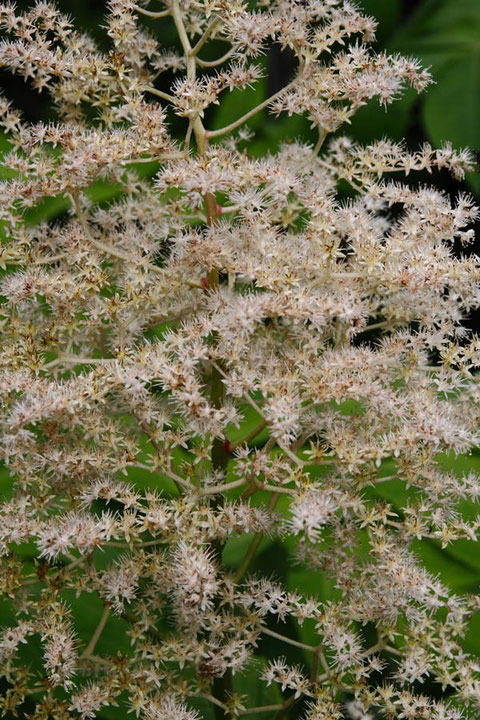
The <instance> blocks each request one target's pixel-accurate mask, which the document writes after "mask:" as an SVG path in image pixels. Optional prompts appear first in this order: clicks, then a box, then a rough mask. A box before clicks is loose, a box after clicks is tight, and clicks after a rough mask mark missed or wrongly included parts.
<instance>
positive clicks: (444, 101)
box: [393, 0, 480, 190]
mask: <svg viewBox="0 0 480 720" xmlns="http://www.w3.org/2000/svg"><path fill="white" fill-rule="evenodd" d="M424 6H425V7H424V8H422V9H421V10H420V11H419V12H418V13H416V14H415V15H414V16H413V18H412V21H411V22H410V23H408V24H407V25H406V27H405V28H404V29H403V30H402V31H400V32H399V34H398V35H397V37H396V38H395V40H394V41H393V46H394V48H395V49H396V50H397V49H398V50H400V51H401V52H406V53H412V54H414V55H415V56H417V57H419V58H420V59H421V60H422V61H423V62H424V63H425V64H427V65H431V69H432V75H433V78H434V81H435V83H436V84H435V85H434V86H432V87H430V88H429V89H428V91H427V93H426V95H425V99H424V102H423V120H424V124H425V129H426V132H427V134H428V136H429V138H430V140H431V141H432V143H433V144H434V145H436V146H437V147H438V146H440V145H442V144H443V143H444V142H446V141H451V142H452V143H453V145H454V146H455V147H458V148H461V147H466V146H468V147H471V148H474V149H476V148H479V147H480V121H479V111H480V3H479V2H478V0H440V1H437V2H433V3H432V2H427V3H424ZM469 181H470V182H471V184H472V185H473V186H474V188H476V189H477V190H480V182H479V180H478V178H477V177H474V176H470V177H469Z"/></svg>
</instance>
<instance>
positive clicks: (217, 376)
mask: <svg viewBox="0 0 480 720" xmlns="http://www.w3.org/2000/svg"><path fill="white" fill-rule="evenodd" d="M171 9H172V16H173V21H174V23H175V27H176V29H177V33H178V37H179V39H180V42H181V44H182V47H183V51H184V53H185V60H186V63H187V77H188V79H189V80H194V79H195V76H196V72H197V64H196V59H195V52H194V50H193V49H192V46H191V43H190V40H189V37H188V34H187V32H186V29H185V24H184V22H183V17H182V13H181V10H180V4H179V0H172V5H171ZM191 123H192V124H193V134H194V136H195V142H196V145H197V152H198V154H199V155H205V153H206V151H207V137H206V132H205V128H204V126H203V123H202V121H201V119H200V117H196V118H194V119H192V120H191ZM204 204H205V215H206V217H207V225H209V226H210V227H212V226H214V225H216V223H217V221H218V217H219V213H218V208H217V201H216V198H215V195H214V193H211V192H207V193H205V195H204ZM218 282H219V270H218V268H212V269H211V270H210V271H209V273H208V276H207V284H206V288H205V290H206V292H214V291H215V290H216V288H217V287H218ZM212 341H213V342H215V337H213V338H212ZM224 397H225V386H224V384H223V382H222V376H221V373H220V372H219V370H217V369H216V368H215V367H213V368H212V374H211V376H210V399H211V402H212V405H213V406H214V407H215V408H220V407H221V406H222V405H223V401H224ZM227 465H228V451H227V448H226V446H225V443H224V442H223V441H222V439H221V438H218V437H217V438H215V439H214V441H213V446H212V468H213V470H214V471H219V472H221V473H222V474H225V475H226V472H227ZM217 551H218V548H217ZM231 694H232V673H231V670H230V668H228V669H227V670H226V672H225V673H224V675H223V676H222V677H216V678H215V679H214V681H213V695H214V696H215V697H216V698H217V699H218V700H219V701H220V702H221V703H222V705H223V707H222V706H220V705H216V704H215V705H214V711H215V718H216V720H226V718H227V717H228V714H227V712H226V711H225V710H224V706H225V705H226V704H227V703H228V700H229V697H230V695H231Z"/></svg>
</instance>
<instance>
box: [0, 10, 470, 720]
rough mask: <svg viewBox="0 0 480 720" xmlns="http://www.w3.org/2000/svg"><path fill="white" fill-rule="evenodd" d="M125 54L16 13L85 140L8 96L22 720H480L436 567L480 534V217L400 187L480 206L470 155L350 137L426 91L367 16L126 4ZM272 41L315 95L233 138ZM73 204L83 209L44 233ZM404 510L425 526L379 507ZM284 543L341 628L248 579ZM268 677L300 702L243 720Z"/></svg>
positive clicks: (34, 61) (6, 276)
mask: <svg viewBox="0 0 480 720" xmlns="http://www.w3.org/2000/svg"><path fill="white" fill-rule="evenodd" d="M105 25H106V32H107V36H108V42H109V43H110V48H109V49H108V50H106V51H105V52H104V51H103V50H101V49H100V48H99V47H97V45H96V44H95V42H94V41H93V40H92V39H91V38H90V37H88V36H87V35H85V34H83V33H82V32H80V31H78V30H77V29H76V28H75V25H74V23H73V21H72V20H71V19H70V18H68V17H66V16H65V15H63V14H62V12H61V11H60V10H59V9H57V7H55V6H54V5H53V4H51V3H50V2H44V1H43V0H40V1H38V2H35V3H31V7H30V9H29V10H27V11H25V12H24V13H23V14H21V13H18V12H17V11H16V10H15V7H14V5H13V4H11V3H1V4H0V29H1V32H2V39H1V42H0V67H2V68H8V69H10V70H11V71H13V72H14V73H16V74H17V75H20V76H21V77H23V78H24V79H25V80H26V81H28V83H29V84H30V87H31V88H32V89H33V90H38V91H42V92H44V93H48V94H49V96H50V98H51V100H52V103H53V106H54V108H55V112H56V121H55V122H54V123H51V124H45V123H38V124H29V123H26V122H25V121H24V120H23V118H22V116H21V114H20V113H19V112H18V111H17V110H16V109H15V108H14V107H13V106H12V105H11V104H10V103H9V102H8V101H7V100H6V99H4V98H1V99H0V123H1V125H2V127H3V129H4V130H5V131H6V132H7V133H8V138H9V149H8V151H7V152H6V153H5V155H4V157H3V159H2V166H3V167H4V168H6V169H7V170H8V172H5V173H4V174H2V179H1V180H0V221H1V242H0V268H1V277H0V294H1V304H0V325H1V328H2V338H1V343H0V398H1V403H2V415H1V418H0V427H1V432H0V456H1V458H2V460H3V462H4V463H5V466H6V468H7V472H8V477H9V480H8V493H9V495H8V497H7V498H5V501H4V502H3V504H2V506H1V507H0V592H1V594H2V600H3V601H4V604H2V608H3V607H4V606H5V608H8V613H9V614H8V613H7V614H8V617H11V618H12V620H11V621H10V620H8V621H7V622H6V623H3V627H2V628H1V629H0V665H1V667H0V673H1V675H2V676H3V678H4V681H3V680H2V683H3V684H2V688H6V690H5V692H4V693H3V695H2V697H1V699H0V708H1V711H2V712H3V713H4V714H6V715H9V714H10V713H13V714H16V715H17V716H21V717H23V716H25V717H27V716H28V717H30V718H32V720H33V719H34V720H48V719H49V718H54V719H55V720H67V719H68V720H70V719H71V720H75V718H80V719H81V720H87V719H92V720H93V719H94V718H96V717H98V718H102V717H104V715H103V713H105V712H107V710H106V708H108V707H110V706H114V707H115V706H117V705H119V706H120V707H121V711H122V712H132V713H133V714H134V715H133V717H139V718H143V719H145V720H195V719H196V718H197V717H198V714H199V713H200V712H201V708H202V707H203V708H204V707H205V703H207V704H209V705H210V706H211V709H212V710H213V712H215V717H216V720H226V719H227V718H237V717H239V716H240V715H248V714H257V713H263V715H262V717H272V718H276V720H280V718H283V717H286V716H287V714H288V713H289V712H290V710H292V711H294V712H297V713H300V712H302V713H303V717H305V718H308V720H341V719H343V718H351V720H372V719H373V718H385V720H395V719H398V720H466V719H467V718H476V717H478V715H479V712H480V700H479V698H480V667H479V663H478V659H476V658H475V657H473V656H470V655H468V654H467V653H466V651H465V649H464V645H463V638H464V636H465V634H466V632H467V631H468V628H469V622H470V620H471V618H472V616H473V615H474V614H475V613H477V612H478V611H479V610H480V600H479V598H478V597H475V596H472V595H465V596H460V595H457V594H454V593H453V592H451V590H450V589H449V588H448V587H447V586H446V585H445V584H443V583H442V582H440V580H439V579H438V578H437V577H435V576H433V575H432V574H431V573H429V572H428V571H427V569H426V568H425V567H424V566H423V565H422V562H421V560H420V558H419V557H418V555H417V554H416V550H417V549H418V544H419V543H422V542H428V543H437V544H441V545H442V546H443V547H445V546H447V545H449V544H450V543H451V542H454V541H456V540H460V539H463V540H468V541H474V540H476V539H477V538H478V534H479V529H480V519H479V518H476V517H475V515H474V513H471V512H468V513H466V512H464V509H465V503H470V507H471V504H473V503H475V502H477V501H478V499H479V497H480V478H479V477H478V476H477V475H476V474H475V473H473V472H472V473H469V474H467V475H466V476H464V477H459V476H457V475H456V474H455V473H454V472H453V471H452V470H450V469H445V463H442V453H443V454H445V453H449V454H450V456H452V457H453V456H454V455H455V454H458V453H465V452H469V451H470V450H471V449H472V448H473V447H475V446H476V445H477V444H478V443H479V441H480V432H479V427H480V390H479V386H478V383H477V382H476V372H477V370H478V368H479V367H480V341H479V340H478V338H476V337H474V336H473V335H471V334H469V333H468V332H467V331H466V330H465V327H464V324H463V322H462V321H463V320H464V318H465V317H466V315H467V314H468V313H469V312H470V311H471V310H472V309H473V308H476V307H478V305H479V304H480V263H479V260H478V258H477V257H476V256H475V255H474V254H472V253H471V251H470V248H469V247H468V246H469V244H471V242H472V240H473V231H472V227H471V226H472V223H473V221H475V220H476V218H477V216H478V210H477V208H476V207H475V206H474V203H473V201H472V199H471V198H470V197H468V196H466V195H460V196H459V197H458V198H457V200H455V201H452V200H451V198H450V197H448V196H447V195H446V194H444V193H442V192H440V191H438V190H436V189H434V188H432V187H428V186H425V185H422V184H421V183H418V182H415V180H414V177H410V178H409V180H408V182H405V181H402V180H397V179H393V178H394V177H395V178H398V177H399V174H400V175H401V174H404V175H406V176H414V173H421V172H424V171H428V172H431V173H433V172H436V171H440V170H443V171H448V172H450V173H452V174H453V176H454V177H455V178H457V179H461V178H463V177H464V174H465V172H466V171H468V170H470V169H471V168H472V159H471V157H470V154H469V153H468V152H467V151H459V152H457V151H455V150H454V149H453V148H452V147H451V146H450V145H446V146H445V147H443V148H441V149H436V150H435V149H433V148H432V147H430V146H428V145H425V146H424V147H422V148H419V149H417V150H414V151H411V150H409V149H408V148H407V147H406V145H403V144H395V143H391V142H388V141H387V140H382V141H380V142H376V143H373V144H371V145H368V146H365V147H364V146H360V145H358V144H356V143H354V142H353V141H352V140H350V139H349V138H348V137H344V136H342V135H341V134H339V133H336V134H335V136H334V137H332V138H329V137H328V136H329V134H331V133H333V132H334V131H335V132H336V131H337V130H338V129H339V128H340V127H341V126H342V125H343V123H345V122H348V121H349V120H350V118H351V117H352V116H353V114H354V113H355V112H356V111H357V110H358V109H359V108H360V107H362V106H363V105H364V104H365V103H366V102H368V101H369V100H370V99H372V98H377V99H378V101H379V102H380V103H381V104H383V105H387V104H389V103H390V102H392V101H393V100H394V99H395V98H396V97H398V96H399V95H400V94H401V93H402V91H403V90H404V88H405V87H407V86H413V87H414V88H416V89H417V90H422V89H423V88H424V87H425V86H426V85H427V84H428V83H429V81H430V78H429V74H428V72H426V71H425V70H422V69H421V68H420V67H419V65H418V63H417V62H416V61H415V60H412V59H408V58H403V57H400V56H388V55H385V54H383V53H375V52H373V51H372V49H371V47H370V45H369V43H370V42H371V41H372V40H373V39H374V34H375V22H374V21H373V20H372V19H371V18H369V17H366V16H364V15H363V14H362V12H361V11H360V10H359V9H358V8H357V6H356V5H355V4H354V3H352V2H349V0H305V1H300V0H252V2H249V3H244V2H242V1H241V0H162V1H161V2H160V1H159V0H156V2H154V0H152V2H151V3H149V2H147V1H146V0H138V4H136V3H135V2H134V1H133V0H110V1H109V3H108V14H107V17H106V20H105ZM168 27H170V29H171V30H172V31H173V29H175V31H176V44H175V46H174V47H161V45H160V43H159V42H158V41H157V37H168V36H169V35H168V32H166V30H165V29H166V28H168ZM147 28H148V29H147ZM275 43H277V44H278V45H279V46H280V48H282V49H286V48H289V49H290V51H291V52H292V53H293V54H294V55H295V57H296V63H295V76H294V77H293V78H292V79H291V81H290V82H289V83H288V84H287V85H286V86H285V87H284V88H283V89H282V90H280V91H279V92H277V93H275V94H274V95H272V96H271V97H269V98H267V99H266V100H265V101H263V102H260V103H259V104H258V105H257V106H255V107H252V108H250V109H249V108H247V107H245V108H244V110H245V113H244V114H243V115H240V113H239V117H238V119H237V120H234V121H232V122H231V123H230V124H229V125H227V126H225V127H222V128H217V129H209V127H208V123H209V122H210V118H211V113H210V112H209V109H210V108H211V107H212V106H215V105H216V104H219V103H220V104H221V103H222V97H224V96H225V94H228V93H229V92H230V91H231V90H238V89H242V88H245V87H247V86H250V85H255V83H257V81H258V80H259V79H260V78H261V76H262V72H263V70H262V65H261V56H262V54H263V53H264V52H265V51H266V50H267V49H268V48H269V47H270V46H271V45H272V44H275ZM219 48H220V50H219ZM222 48H223V50H222ZM217 53H218V54H217ZM173 73H175V76H174V79H173V80H172V74H173ZM267 108H269V109H270V110H271V111H273V112H274V113H275V114H280V113H287V114H293V113H295V114H298V115H304V116H305V117H307V118H308V119H309V121H310V122H311V124H312V127H314V128H316V129H317V130H318V142H317V143H316V145H315V146H314V147H312V145H310V144H308V143H306V142H301V141H293V140H292V141H288V142H284V143H283V144H282V145H281V146H280V147H279V148H278V150H276V151H275V152H274V153H273V152H272V153H268V154H265V155H264V156H263V157H260V158H258V157H252V156H251V155H249V153H248V148H249V145H248V140H249V137H250V135H249V131H248V130H247V129H246V127H245V123H246V122H248V120H249V119H250V118H252V117H253V116H255V115H256V114H257V113H260V112H262V111H264V110H266V109H267ZM173 117H176V120H175V123H176V126H180V127H181V126H182V125H184V128H185V136H184V138H182V140H181V141H179V140H175V139H174V138H173V136H172V133H171V131H170V130H169V127H170V122H171V120H172V118H173ZM152 163H157V171H156V175H155V179H154V181H153V182H152V181H151V179H149V177H148V174H146V173H145V172H142V168H144V167H145V165H147V166H148V167H154V166H153V165H152ZM393 173H397V175H395V176H394V175H393ZM98 181H101V182H103V183H104V184H105V183H106V184H108V186H109V187H113V188H115V190H114V191H112V196H111V199H110V200H109V201H108V202H102V201H98V202H97V201H96V200H94V199H93V198H95V194H93V193H91V192H90V189H91V186H92V184H93V183H96V182H98ZM342 188H343V190H342ZM346 188H349V191H348V199H347V200H345V195H344V194H343V195H342V192H343V193H345V189H346ZM342 197H343V199H342ZM45 198H57V200H58V201H59V202H61V203H63V207H65V208H68V213H66V214H65V216H62V218H61V219H59V220H58V222H46V221H45V222H42V223H39V224H32V223H31V222H29V214H28V213H29V210H30V209H31V208H36V207H37V206H38V205H40V204H41V203H42V202H43V201H44V200H45ZM454 246H455V247H454ZM458 248H463V249H462V250H461V252H459V251H458ZM390 482H393V483H394V484H395V483H396V487H398V486H401V487H403V488H404V490H405V493H406V494H405V497H406V498H407V500H406V501H405V502H401V503H400V505H398V506H397V505H394V504H393V503H390V502H387V501H385V500H383V499H382V497H381V492H377V490H379V486H381V487H384V485H383V484H384V483H390ZM381 487H380V490H381ZM272 538H274V541H275V545H273V544H272V542H271V539H272ZM266 539H267V540H269V544H268V543H267V542H265V540H266ZM278 548H281V550H282V553H284V554H282V556H281V559H284V558H286V560H285V562H287V563H289V564H292V566H293V565H294V564H295V563H297V564H300V565H301V566H302V568H303V570H304V571H305V569H307V572H309V573H310V574H311V577H312V578H322V583H323V584H325V585H327V584H329V585H330V586H331V587H332V588H333V589H332V593H331V597H330V599H329V600H328V601H327V600H326V599H325V597H323V598H320V597H319V596H318V595H317V594H315V593H313V594H308V593H305V592H303V590H302V588H301V587H298V588H297V589H295V591H294V590H293V589H292V588H291V587H283V585H282V583H280V582H277V581H276V579H275V578H272V576H271V574H268V575H267V576H265V575H262V574H261V573H259V572H257V573H255V572H253V570H254V568H255V563H256V561H257V560H258V557H259V551H260V549H265V553H266V555H267V567H268V568H270V565H271V568H272V570H273V568H274V567H276V566H277V565H278V562H279V558H278V557H276V556H275V553H276V552H277V549H278ZM268 553H271V554H272V555H271V558H270V556H269V555H268ZM232 558H233V559H232ZM270 559H271V563H270ZM310 590H311V586H310ZM77 601H78V602H81V603H90V604H89V607H91V608H92V611H91V616H90V615H89V617H88V621H89V622H90V621H92V622H91V623H90V625H89V633H88V634H87V633H86V631H85V627H84V623H83V624H82V617H80V615H79V613H78V602H77ZM89 612H90V611H89ZM95 613H97V614H98V617H93V615H94V614H95ZM84 619H85V618H84V617H83V620H84ZM2 622H3V621H2ZM302 626H303V627H304V628H305V632H303V634H300V628H302ZM119 627H123V628H124V634H125V635H126V636H127V639H128V642H129V646H128V649H125V643H120V638H119V647H118V649H116V650H112V646H111V638H112V635H111V634H110V635H109V634H108V633H109V630H110V631H111V629H112V628H114V630H113V632H118V628H119ZM294 631H298V633H297V634H295V636H293V634H294ZM106 637H108V638H109V641H108V642H106V640H105V638H106ZM306 637H308V638H310V640H309V642H304V641H302V640H301V639H300V638H303V640H305V638H306ZM123 639H124V638H121V640H123ZM268 640H269V641H271V642H270V644H269V645H268V643H267V641H268ZM279 643H280V644H281V645H280V647H281V648H282V649H281V650H279V652H278V654H275V653H274V652H273V651H272V654H273V656H271V657H268V658H267V660H266V661H265V662H263V665H262V669H261V670H259V668H258V663H259V660H258V655H264V654H268V653H269V652H270V650H269V648H270V649H271V648H272V647H276V648H278V647H279V645H278V644H279ZM127 645H128V643H127ZM295 653H296V655H295ZM299 653H301V654H302V657H303V658H304V660H303V661H302V663H300V662H299V659H298V655H299ZM254 671H257V672H256V675H257V681H258V683H262V684H263V685H264V686H271V688H270V690H266V691H265V692H272V693H277V695H276V697H277V699H279V701H278V702H276V703H267V704H266V705H264V706H261V707H258V706H255V702H254V700H252V698H256V697H260V696H261V693H260V694H259V693H257V692H255V693H253V692H252V697H249V696H245V695H244V694H242V693H243V691H241V690H239V688H240V687H243V688H244V687H245V684H243V685H241V683H239V676H240V678H241V676H242V675H244V674H245V673H250V675H249V677H252V672H254ZM422 683H423V684H424V685H423V687H424V688H425V692H423V693H422V692H421V686H422ZM428 683H436V684H438V686H441V687H443V689H444V690H445V694H446V695H447V694H448V696H449V697H450V699H451V702H449V703H446V702H444V701H443V700H439V699H438V698H437V699H436V698H435V697H433V696H432V695H431V694H429V692H428V687H427V686H428ZM272 688H276V690H273V689H272ZM202 703H203V705H202ZM32 707H34V708H35V709H34V710H32ZM292 717H293V715H292Z"/></svg>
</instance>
